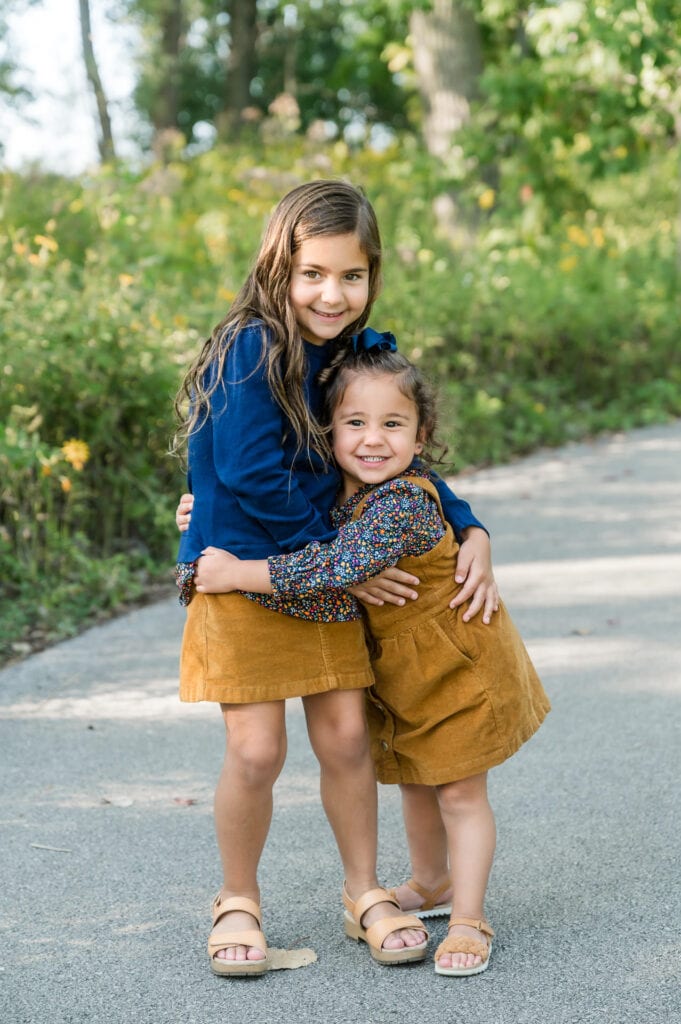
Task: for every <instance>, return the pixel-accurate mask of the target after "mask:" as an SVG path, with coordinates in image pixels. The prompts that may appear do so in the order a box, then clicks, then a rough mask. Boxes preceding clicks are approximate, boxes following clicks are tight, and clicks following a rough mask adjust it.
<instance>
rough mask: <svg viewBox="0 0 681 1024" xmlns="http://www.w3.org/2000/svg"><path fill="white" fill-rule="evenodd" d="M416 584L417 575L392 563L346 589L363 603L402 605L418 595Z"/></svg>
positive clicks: (417, 581)
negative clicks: (371, 576)
mask: <svg viewBox="0 0 681 1024" xmlns="http://www.w3.org/2000/svg"><path fill="white" fill-rule="evenodd" d="M482 532H483V533H484V532H485V531H484V530H483V531H482ZM485 536H487V534H485ZM418 584H419V579H418V577H416V576H412V575H411V573H409V572H403V571H402V569H398V568H397V566H395V565H393V566H390V567H389V568H388V569H384V570H383V572H381V573H379V574H378V576H374V577H373V578H372V579H370V580H365V581H364V583H357V584H356V585H355V586H354V587H348V590H349V591H350V593H351V594H354V595H355V597H356V598H358V600H360V601H364V603H365V604H377V605H381V604H386V603H387V604H398V605H403V604H405V602H406V601H415V600H416V598H417V597H418V596H419V595H418V594H417V593H416V591H415V590H414V587H415V586H418Z"/></svg>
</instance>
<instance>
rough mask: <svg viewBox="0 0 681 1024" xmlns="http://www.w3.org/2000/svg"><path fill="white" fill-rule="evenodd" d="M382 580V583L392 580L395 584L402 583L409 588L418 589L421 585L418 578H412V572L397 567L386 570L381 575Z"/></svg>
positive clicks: (393, 566) (392, 566)
mask: <svg viewBox="0 0 681 1024" xmlns="http://www.w3.org/2000/svg"><path fill="white" fill-rule="evenodd" d="M380 579H381V581H386V580H392V581H393V582H394V583H401V584H403V585H404V586H407V587H409V586H412V587H416V586H418V584H419V583H420V580H419V578H418V576H412V574H411V573H410V572H405V571H404V570H403V569H398V568H397V566H396V565H391V566H389V567H388V568H387V569H384V570H383V572H382V573H381V574H380Z"/></svg>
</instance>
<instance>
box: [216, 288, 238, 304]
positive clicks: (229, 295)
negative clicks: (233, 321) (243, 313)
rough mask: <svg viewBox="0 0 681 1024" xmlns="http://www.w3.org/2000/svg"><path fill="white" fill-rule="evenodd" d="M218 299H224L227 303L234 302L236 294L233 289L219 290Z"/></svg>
mask: <svg viewBox="0 0 681 1024" xmlns="http://www.w3.org/2000/svg"><path fill="white" fill-rule="evenodd" d="M218 298H220V299H223V300H224V301H225V302H233V301H234V299H235V298H236V292H233V291H232V290H231V288H218Z"/></svg>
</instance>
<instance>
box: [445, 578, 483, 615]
mask: <svg viewBox="0 0 681 1024" xmlns="http://www.w3.org/2000/svg"><path fill="white" fill-rule="evenodd" d="M479 586H480V583H479V581H477V580H475V579H468V580H466V582H465V583H464V585H463V586H462V588H461V590H460V591H459V593H458V594H457V595H456V597H454V598H452V600H451V601H450V602H449V607H450V608H458V607H459V606H460V605H462V604H465V603H466V601H468V600H470V598H472V597H473V596H474V595H475V593H476V591H477V589H478V587H479ZM483 598H484V594H483ZM483 598H481V599H480V600H481V603H482V600H483Z"/></svg>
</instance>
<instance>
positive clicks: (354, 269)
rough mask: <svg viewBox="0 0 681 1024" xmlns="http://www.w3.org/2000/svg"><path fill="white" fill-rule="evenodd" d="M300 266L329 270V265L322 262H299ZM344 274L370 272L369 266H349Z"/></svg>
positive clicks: (343, 271)
mask: <svg viewBox="0 0 681 1024" xmlns="http://www.w3.org/2000/svg"><path fill="white" fill-rule="evenodd" d="M298 266H299V268H301V267H305V268H306V269H307V270H328V269H329V268H328V267H323V266H322V265H321V264H320V263H299V264H298ZM341 273H342V274H368V273H369V268H368V267H348V269H347V270H342V271H341Z"/></svg>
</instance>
